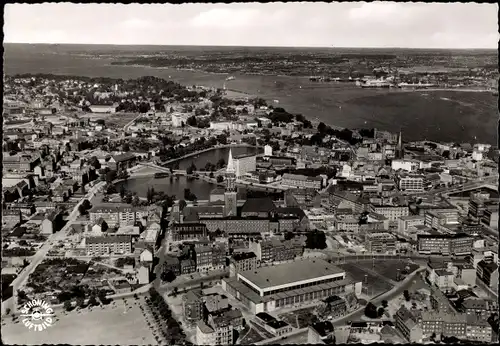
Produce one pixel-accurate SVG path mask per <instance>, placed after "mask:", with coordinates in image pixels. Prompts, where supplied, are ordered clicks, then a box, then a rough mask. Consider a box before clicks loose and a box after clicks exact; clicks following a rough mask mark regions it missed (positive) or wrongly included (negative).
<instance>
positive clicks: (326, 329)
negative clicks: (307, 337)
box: [311, 321, 333, 337]
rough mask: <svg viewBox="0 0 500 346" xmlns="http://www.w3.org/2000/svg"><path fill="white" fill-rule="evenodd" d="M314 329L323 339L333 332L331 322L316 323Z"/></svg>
mask: <svg viewBox="0 0 500 346" xmlns="http://www.w3.org/2000/svg"><path fill="white" fill-rule="evenodd" d="M311 328H313V329H314V330H315V331H316V332H317V333H318V334H319V335H320V336H321V337H325V336H328V335H329V334H331V333H332V332H333V324H332V323H331V322H329V321H324V322H317V323H314V324H313V325H312V326H311Z"/></svg>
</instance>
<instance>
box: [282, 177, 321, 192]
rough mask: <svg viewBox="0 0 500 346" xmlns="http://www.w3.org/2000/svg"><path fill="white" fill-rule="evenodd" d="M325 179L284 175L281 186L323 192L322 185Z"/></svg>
mask: <svg viewBox="0 0 500 346" xmlns="http://www.w3.org/2000/svg"><path fill="white" fill-rule="evenodd" d="M322 182H323V178H321V177H308V176H305V175H300V174H289V173H285V174H283V177H282V179H281V185H283V186H289V187H292V188H302V189H315V190H321V184H322Z"/></svg>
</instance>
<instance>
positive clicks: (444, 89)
mask: <svg viewBox="0 0 500 346" xmlns="http://www.w3.org/2000/svg"><path fill="white" fill-rule="evenodd" d="M107 66H126V67H141V68H153V69H159V70H169V69H170V70H174V71H188V72H198V73H206V74H210V75H221V76H227V75H234V74H235V73H234V72H212V71H206V70H203V69H199V68H178V67H168V66H153V65H148V64H111V63H110V64H107ZM238 73H239V74H241V75H243V76H265V77H279V78H299V79H306V80H308V81H309V77H310V76H309V75H307V76H306V75H286V74H273V73H262V72H236V74H238ZM223 82H224V81H223ZM315 83H316V84H318V85H319V84H326V85H332V84H333V85H335V84H337V85H338V84H343V83H348V84H352V83H354V80H353V81H349V82H337V81H332V82H315ZM482 88H483V89H470V88H461V87H457V88H449V87H448V88H447V87H443V88H439V87H438V88H423V89H414V88H411V87H410V88H397V87H396V88H393V89H399V90H401V91H422V90H427V91H461V92H492V91H493V90H488V89H484V87H482ZM373 89H377V88H373ZM380 89H382V88H380ZM227 90H231V89H227ZM233 91H237V92H241V93H245V94H246V93H247V92H245V91H241V90H234V89H233Z"/></svg>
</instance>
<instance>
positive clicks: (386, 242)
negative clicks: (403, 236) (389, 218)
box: [365, 232, 396, 253]
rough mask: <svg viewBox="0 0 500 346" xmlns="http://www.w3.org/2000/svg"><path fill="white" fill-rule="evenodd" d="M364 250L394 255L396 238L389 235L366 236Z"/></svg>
mask: <svg viewBox="0 0 500 346" xmlns="http://www.w3.org/2000/svg"><path fill="white" fill-rule="evenodd" d="M365 243H366V250H367V251H368V252H371V253H373V252H377V253H394V252H395V251H396V236H394V235H393V234H391V233H387V232H381V233H368V234H366V241H365Z"/></svg>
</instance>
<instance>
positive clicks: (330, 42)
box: [4, 2, 500, 48]
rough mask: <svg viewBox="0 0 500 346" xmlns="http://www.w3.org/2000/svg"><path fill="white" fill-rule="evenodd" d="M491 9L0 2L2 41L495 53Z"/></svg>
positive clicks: (493, 9)
mask: <svg viewBox="0 0 500 346" xmlns="http://www.w3.org/2000/svg"><path fill="white" fill-rule="evenodd" d="M497 21H498V4H476V3H411V2H407V3H394V2H372V3H364V2H348V3H300V2H297V3H268V4H263V3H234V4H180V5H174V4H164V5H140V4H130V5H124V4H71V3H55V4H54V3H52V4H50V3H45V4H34V5H30V4H7V5H6V6H5V11H4V42H7V43H74V44H141V45H206V46H284V47H332V46H333V47H402V48H497V47H498V40H499V37H500V36H499V34H498V23H497Z"/></svg>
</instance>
